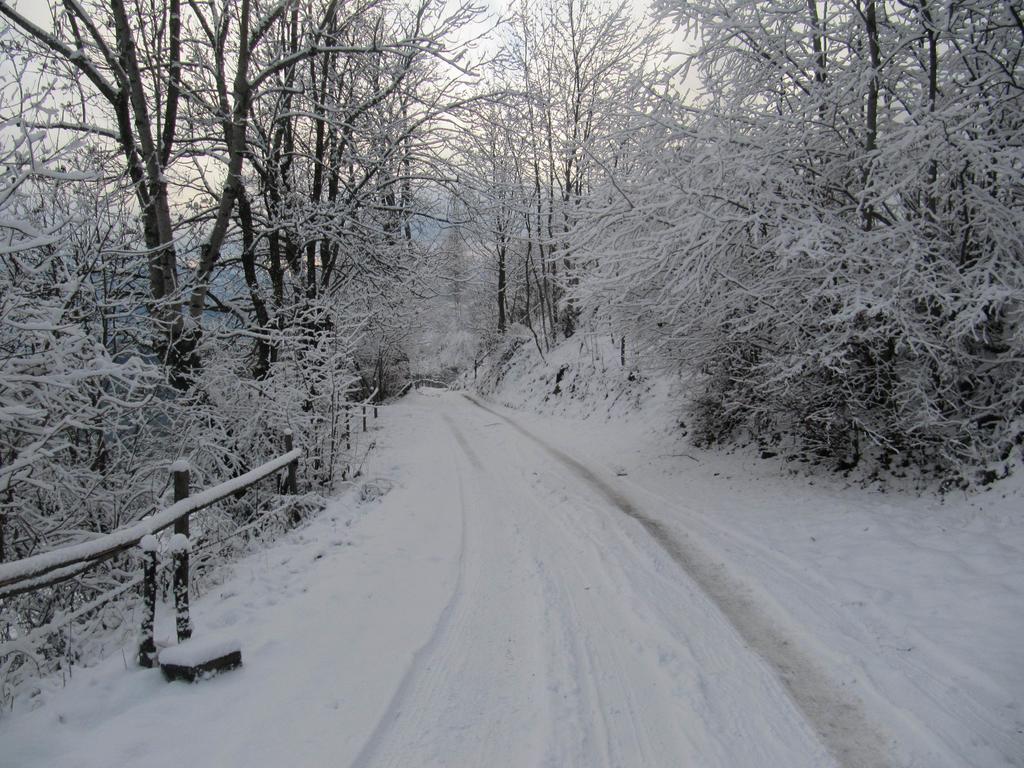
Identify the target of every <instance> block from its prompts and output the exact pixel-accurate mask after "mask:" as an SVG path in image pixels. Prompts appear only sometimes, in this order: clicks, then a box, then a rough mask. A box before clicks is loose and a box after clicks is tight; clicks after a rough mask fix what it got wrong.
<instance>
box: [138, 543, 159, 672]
mask: <svg viewBox="0 0 1024 768" xmlns="http://www.w3.org/2000/svg"><path fill="white" fill-rule="evenodd" d="M139 545H140V546H141V547H142V552H143V555H142V556H143V558H144V560H143V564H142V639H141V642H140V643H139V666H140V667H146V668H149V669H151V668H153V667H155V666H156V642H155V641H154V640H153V625H154V623H155V621H156V550H157V546H158V545H157V540H156V536H153V535H152V534H150V535H149V536H144V537H143V538H142V541H140V542H139Z"/></svg>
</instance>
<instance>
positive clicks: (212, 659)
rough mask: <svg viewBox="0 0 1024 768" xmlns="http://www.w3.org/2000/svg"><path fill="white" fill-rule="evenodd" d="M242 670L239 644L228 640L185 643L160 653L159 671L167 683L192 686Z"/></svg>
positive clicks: (240, 645) (188, 641)
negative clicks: (217, 675)
mask: <svg viewBox="0 0 1024 768" xmlns="http://www.w3.org/2000/svg"><path fill="white" fill-rule="evenodd" d="M240 666H242V644H241V643H240V642H239V641H238V640H235V639H230V640H216V639H214V640H186V641H185V642H183V643H179V644H178V645H176V646H174V647H173V648H165V649H164V650H162V651H160V671H161V672H163V673H164V677H165V678H167V680H168V682H170V681H172V680H185V681H187V682H189V683H194V682H196V681H197V680H203V679H205V678H208V677H213V676H214V675H216V674H218V673H220V672H227V671H228V670H231V669H235V668H236V667H240Z"/></svg>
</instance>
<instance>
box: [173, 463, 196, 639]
mask: <svg viewBox="0 0 1024 768" xmlns="http://www.w3.org/2000/svg"><path fill="white" fill-rule="evenodd" d="M171 471H172V472H173V473H174V501H175V502H179V501H183V500H184V499H187V498H188V495H189V482H190V481H189V466H188V462H186V461H184V460H181V461H176V462H175V463H174V465H173V466H172V467H171ZM188 519H189V516H188V515H187V514H186V515H182V516H181V517H180V518H179V519H178V520H176V521H175V522H174V537H173V538H172V547H173V550H174V610H175V613H176V614H177V618H176V620H175V628H176V630H177V633H178V642H179V643H180V642H183V641H185V640H188V639H189V638H190V637H192V621H191V619H190V618H189V610H188V534H189V525H188Z"/></svg>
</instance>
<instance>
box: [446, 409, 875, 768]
mask: <svg viewBox="0 0 1024 768" xmlns="http://www.w3.org/2000/svg"><path fill="white" fill-rule="evenodd" d="M462 394H463V396H464V397H465V398H466V399H467V400H469V401H470V402H471V403H473V404H474V405H476V406H477V407H478V408H480V409H482V410H484V411H486V412H487V413H490V414H491V415H493V416H495V417H497V418H499V419H501V420H502V421H504V422H505V423H507V424H508V425H509V426H511V427H512V428H513V429H514V430H516V431H517V432H519V433H520V434H521V435H523V436H524V437H526V438H527V439H529V440H531V441H532V442H534V443H535V444H537V445H539V446H540V447H541V448H543V449H544V450H545V451H546V452H547V453H548V454H550V455H551V456H553V457H554V458H556V459H557V460H558V461H559V462H561V463H562V464H563V465H565V466H566V467H567V468H569V469H570V470H572V472H573V473H574V474H575V475H576V476H577V477H578V478H580V479H581V480H583V481H585V482H586V483H587V484H588V485H589V486H591V487H592V488H593V489H595V490H596V491H598V492H599V493H600V494H601V495H602V496H604V497H605V498H606V499H607V500H608V501H609V502H611V503H612V505H614V506H615V507H616V508H617V509H618V510H619V511H621V512H622V513H623V514H625V515H626V516H628V517H630V518H632V519H633V520H635V521H636V522H637V523H639V524H640V525H641V526H642V527H643V528H644V530H645V531H647V533H648V534H649V535H650V537H651V538H652V539H653V540H654V541H655V542H656V543H657V544H658V545H659V546H660V547H661V548H662V549H663V550H664V551H665V552H666V554H668V556H669V557H671V558H672V560H673V561H675V562H676V563H677V564H678V565H679V566H680V567H681V568H682V569H683V571H685V572H686V574H687V575H688V576H689V577H690V578H691V579H693V581H694V582H696V584H697V585H698V586H699V587H700V588H701V590H703V592H704V593H705V594H706V595H707V596H708V597H709V598H710V599H711V600H712V601H713V602H714V603H715V605H716V606H717V607H718V608H719V610H720V611H721V612H722V614H723V615H724V616H725V617H726V618H727V619H728V620H729V622H730V623H731V624H732V626H733V627H734V628H735V629H736V631H737V632H738V633H739V634H740V636H741V637H742V638H743V640H744V641H745V642H746V643H747V645H748V646H749V647H750V648H751V649H752V650H754V651H755V652H756V653H757V654H758V655H759V656H760V657H761V658H762V659H763V660H764V661H765V662H766V663H767V664H768V665H769V666H770V667H771V668H772V669H773V670H774V671H775V673H776V674H777V676H778V678H779V680H780V681H781V682H782V684H783V685H784V686H785V688H786V690H787V691H788V692H789V695H790V697H791V698H792V700H793V702H794V703H795V704H796V706H797V707H798V709H799V710H800V712H802V713H803V715H804V717H805V718H806V720H807V721H808V723H810V725H811V726H812V727H813V728H814V730H815V732H816V733H817V734H818V736H819V738H820V739H821V741H822V743H823V744H824V745H825V747H826V748H827V749H828V750H829V752H831V753H832V755H833V757H835V759H836V760H837V762H839V764H840V765H842V766H844V768H886V767H887V766H890V764H891V761H890V759H889V758H888V757H887V755H886V749H885V745H884V742H885V739H884V738H883V737H882V736H881V734H880V733H879V732H878V730H877V729H876V728H875V727H874V726H873V725H872V724H871V723H869V722H868V720H867V717H866V716H865V714H864V710H863V706H862V704H861V702H860V701H859V699H858V698H857V697H856V695H855V694H854V693H853V692H847V691H844V690H842V687H841V686H837V685H836V683H835V682H834V681H833V680H832V679H831V678H829V676H828V675H827V674H826V673H825V672H824V671H823V670H822V669H821V668H820V666H819V665H818V663H817V662H816V661H815V660H814V659H813V658H811V657H810V656H809V655H808V654H807V653H806V651H804V650H803V649H802V648H801V647H799V645H798V643H797V642H795V641H794V640H793V639H792V638H791V637H789V636H788V635H787V633H786V632H785V631H784V630H783V629H782V628H781V627H779V625H778V624H777V622H775V621H774V620H773V619H772V617H771V616H769V615H768V614H767V613H766V612H765V611H764V610H763V609H762V608H761V607H760V606H759V605H758V604H757V603H756V602H755V600H754V599H753V597H752V596H751V595H750V594H749V593H748V592H747V591H746V590H745V589H744V586H743V584H742V583H741V582H739V581H738V580H736V579H735V578H733V577H732V576H731V575H730V574H729V573H728V572H727V571H726V570H725V568H724V566H722V565H720V564H718V563H715V562H714V561H713V560H712V559H711V558H710V557H708V555H707V554H705V553H704V552H703V551H701V550H700V549H699V548H698V547H696V546H695V545H694V544H692V543H690V542H687V541H683V540H680V539H679V538H678V537H675V536H673V535H672V534H671V532H670V531H669V530H668V528H667V527H666V526H665V525H663V524H662V523H660V522H659V521H657V520H655V519H653V518H651V517H649V516H647V515H646V514H645V513H644V512H642V511H641V510H640V509H639V508H638V507H637V506H636V505H635V504H634V503H633V502H632V501H631V500H630V499H629V498H627V497H626V496H625V495H624V494H623V493H622V492H620V491H619V490H618V489H616V488H614V487H613V486H612V485H611V484H609V483H608V482H606V481H605V480H604V479H602V478H601V477H600V476H599V475H598V474H597V473H596V472H594V471H593V470H591V469H590V468H589V467H587V466H586V465H584V464H582V463H581V462H579V461H577V460H576V459H574V458H573V457H571V456H569V455H568V454H566V453H564V452H563V451H561V450H559V449H557V448H555V447H554V446H551V445H549V444H548V443H547V442H545V441H544V440H543V439H541V438H539V437H537V436H536V435H534V434H533V433H532V432H530V431H529V430H527V429H526V428H524V427H522V426H520V425H519V424H518V423H516V422H515V421H514V420H512V419H510V418H509V417H507V416H505V415H504V414H502V413H499V412H498V411H496V410H494V409H492V408H489V407H488V406H486V405H484V404H483V403H481V402H480V401H478V400H477V399H476V398H474V397H472V396H470V395H468V394H466V393H462Z"/></svg>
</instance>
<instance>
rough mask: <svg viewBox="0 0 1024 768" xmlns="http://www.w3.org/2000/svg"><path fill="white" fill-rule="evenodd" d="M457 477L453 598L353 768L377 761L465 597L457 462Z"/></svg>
mask: <svg viewBox="0 0 1024 768" xmlns="http://www.w3.org/2000/svg"><path fill="white" fill-rule="evenodd" d="M471 461H472V463H473V464H474V466H475V467H477V468H478V469H481V470H482V469H483V467H482V466H480V464H479V463H478V462H477V461H476V459H475V458H474V459H471ZM453 464H454V467H455V477H456V481H457V482H458V485H459V512H460V515H459V520H460V522H461V531H460V536H459V560H458V565H457V568H456V577H455V585H454V587H453V588H452V594H451V597H450V598H449V599H448V602H447V603H446V604H445V606H444V608H443V609H442V611H441V614H440V616H439V617H438V620H437V624H435V625H434V630H433V632H431V634H430V637H429V638H428V639H427V642H425V643H424V644H423V645H422V646H420V648H419V649H418V650H417V651H416V652H415V653H414V654H413V657H412V661H411V662H410V664H409V668H408V669H407V670H406V671H405V674H404V675H402V679H401V681H400V682H399V684H398V687H397V688H396V689H395V693H394V695H392V697H391V701H390V702H389V704H388V707H387V709H386V710H385V711H384V714H383V716H382V717H381V718H380V720H378V721H377V725H376V726H375V727H374V729H373V732H372V733H371V734H370V736H369V738H368V739H367V740H366V743H365V744H363V747H362V749H360V750H359V754H357V755H356V757H355V759H354V760H353V761H352V768H367V766H370V765H372V764H373V760H374V758H375V757H376V756H377V753H378V752H379V751H380V749H381V746H382V745H383V744H384V743H385V742H386V741H387V738H388V735H389V734H390V733H391V731H392V730H393V729H394V727H395V725H396V723H397V722H398V720H399V718H400V717H401V716H402V713H403V706H402V705H403V702H405V700H406V699H407V698H408V696H409V693H410V691H412V689H413V687H414V686H415V685H416V683H417V682H418V679H419V677H420V674H421V670H422V668H423V667H424V664H425V663H426V661H427V660H428V659H430V657H431V656H432V655H434V653H435V652H436V651H437V650H438V649H439V648H440V647H441V646H442V645H443V644H444V642H445V640H446V638H447V636H448V634H449V631H450V627H451V624H452V616H453V615H454V613H455V609H456V606H457V605H458V603H459V601H460V600H461V599H462V594H463V591H464V590H463V582H464V581H465V570H466V568H465V561H466V499H465V487H464V485H463V482H462V473H461V472H460V471H459V466H458V463H457V462H454V463H453Z"/></svg>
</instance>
